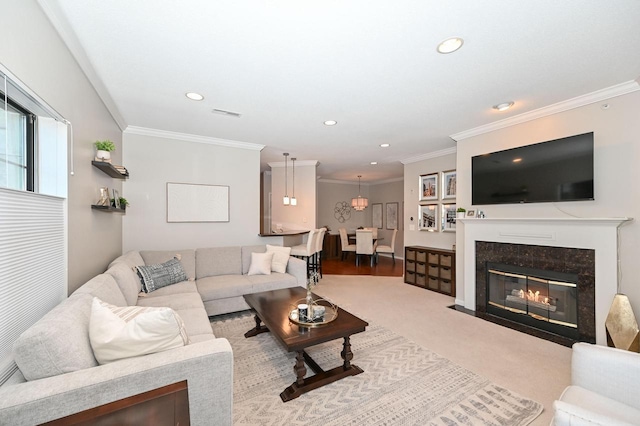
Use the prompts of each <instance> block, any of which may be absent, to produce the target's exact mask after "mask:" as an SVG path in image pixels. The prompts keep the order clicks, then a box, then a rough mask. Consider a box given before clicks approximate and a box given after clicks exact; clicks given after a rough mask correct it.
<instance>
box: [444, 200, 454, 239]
mask: <svg viewBox="0 0 640 426" xmlns="http://www.w3.org/2000/svg"><path fill="white" fill-rule="evenodd" d="M440 218H441V219H440V222H441V225H440V229H441V230H442V232H455V231H456V205H455V204H443V205H442V211H441V215H440Z"/></svg>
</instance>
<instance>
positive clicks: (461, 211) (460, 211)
mask: <svg viewBox="0 0 640 426" xmlns="http://www.w3.org/2000/svg"><path fill="white" fill-rule="evenodd" d="M456 211H457V212H458V213H464V212H466V211H467V209H465V208H464V207H458V210H456Z"/></svg>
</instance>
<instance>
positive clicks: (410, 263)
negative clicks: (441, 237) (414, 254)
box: [407, 260, 416, 272]
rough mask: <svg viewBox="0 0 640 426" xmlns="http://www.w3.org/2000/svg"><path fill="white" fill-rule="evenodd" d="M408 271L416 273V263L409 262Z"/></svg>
mask: <svg viewBox="0 0 640 426" xmlns="http://www.w3.org/2000/svg"><path fill="white" fill-rule="evenodd" d="M407 271H411V272H415V271H416V262H412V261H410V260H409V261H407Z"/></svg>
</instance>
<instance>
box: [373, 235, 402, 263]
mask: <svg viewBox="0 0 640 426" xmlns="http://www.w3.org/2000/svg"><path fill="white" fill-rule="evenodd" d="M397 234H398V230H397V229H394V230H393V234H392V235H391V245H388V246H387V245H379V246H378V247H376V254H378V253H391V258H392V259H393V263H396V235H397Z"/></svg>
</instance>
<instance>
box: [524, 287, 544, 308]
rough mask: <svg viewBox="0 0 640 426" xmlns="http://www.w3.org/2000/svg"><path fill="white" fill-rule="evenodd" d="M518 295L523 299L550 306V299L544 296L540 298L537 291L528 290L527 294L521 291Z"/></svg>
mask: <svg viewBox="0 0 640 426" xmlns="http://www.w3.org/2000/svg"><path fill="white" fill-rule="evenodd" d="M518 295H519V296H520V298H521V299H526V300H531V301H533V302H539V303H544V304H545V305H549V298H548V297H545V296H542V297H540V291H536V292H535V293H534V292H533V291H531V290H528V291H527V293H525V292H524V290H520V291H519V292H518Z"/></svg>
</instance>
